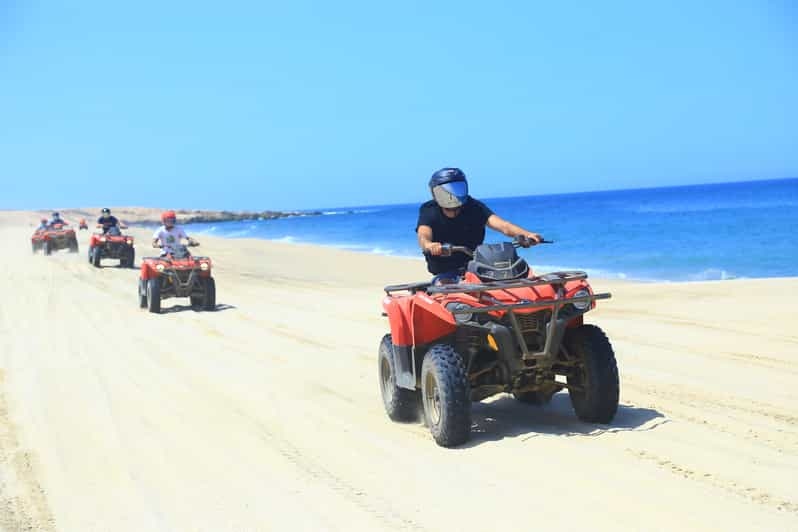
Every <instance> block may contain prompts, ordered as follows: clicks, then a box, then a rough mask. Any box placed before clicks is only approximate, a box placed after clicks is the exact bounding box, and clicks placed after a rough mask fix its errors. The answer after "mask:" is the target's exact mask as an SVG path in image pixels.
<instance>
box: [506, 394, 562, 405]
mask: <svg viewBox="0 0 798 532" xmlns="http://www.w3.org/2000/svg"><path fill="white" fill-rule="evenodd" d="M553 396H554V394H553V393H545V392H513V397H515V399H516V400H517V401H519V402H521V403H525V404H528V405H533V406H543V405H547V404H549V403H550V402H551V398H552V397H553Z"/></svg>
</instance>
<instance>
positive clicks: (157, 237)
mask: <svg viewBox="0 0 798 532" xmlns="http://www.w3.org/2000/svg"><path fill="white" fill-rule="evenodd" d="M169 215H172V216H169ZM162 220H163V222H164V225H162V226H161V227H159V228H158V230H157V231H155V233H154V234H153V235H152V245H153V246H154V247H159V245H160V247H162V248H163V250H162V251H161V254H166V253H172V252H173V251H174V249H175V247H176V246H179V245H180V243H181V241H182V240H187V241H188V243H189V244H196V243H197V242H196V241H195V240H194V239H193V238H191V237H190V236H188V235H187V234H186V232H185V231H183V228H182V227H178V226H177V225H175V218H174V215H173V214H172V213H171V212H170V213H168V214H165V216H164V217H162Z"/></svg>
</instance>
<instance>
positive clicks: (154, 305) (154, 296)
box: [147, 277, 161, 314]
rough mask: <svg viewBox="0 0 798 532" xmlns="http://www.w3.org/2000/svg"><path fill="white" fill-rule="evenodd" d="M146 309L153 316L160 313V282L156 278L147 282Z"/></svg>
mask: <svg viewBox="0 0 798 532" xmlns="http://www.w3.org/2000/svg"><path fill="white" fill-rule="evenodd" d="M147 309H148V310H149V311H150V312H152V313H153V314H160V313H161V280H160V279H159V278H157V277H156V278H155V279H149V280H148V281H147Z"/></svg>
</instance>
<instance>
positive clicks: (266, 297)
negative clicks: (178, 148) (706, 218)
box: [0, 212, 798, 531]
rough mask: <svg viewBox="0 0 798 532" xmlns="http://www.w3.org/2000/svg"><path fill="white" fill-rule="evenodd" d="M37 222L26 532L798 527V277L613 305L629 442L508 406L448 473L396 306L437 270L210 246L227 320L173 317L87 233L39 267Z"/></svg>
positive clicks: (10, 444)
mask: <svg viewBox="0 0 798 532" xmlns="http://www.w3.org/2000/svg"><path fill="white" fill-rule="evenodd" d="M35 221H36V217H35V216H34V215H32V214H21V213H9V212H0V246H2V247H1V248H0V249H2V250H3V255H2V260H1V261H0V297H2V304H0V528H5V529H8V530H18V529H26V528H25V527H29V529H33V530H48V529H57V530H79V531H88V530H114V531H119V530H132V531H141V530H210V531H221V530H327V529H332V530H336V529H337V530H378V529H404V528H411V529H428V530H529V529H535V528H546V529H554V530H588V529H590V530H677V529H678V530H743V529H749V530H789V529H798V496H796V486H797V485H798V484H797V483H796V478H798V393H796V385H797V384H798V362H796V355H797V354H798V332H796V331H798V328H797V327H796V325H795V323H796V310H795V309H796V306H795V305H796V301H797V300H798V279H779V280H750V281H746V280H741V281H725V282H715V283H695V284H635V283H617V282H606V281H600V280H597V281H594V286H595V287H596V288H597V289H599V290H610V291H612V292H613V295H614V298H613V299H612V300H610V301H608V302H603V303H602V304H601V306H600V308H599V309H597V310H596V311H595V312H593V313H592V314H590V315H588V319H587V321H589V322H592V323H596V324H598V325H600V326H602V327H603V328H604V329H605V330H606V331H607V333H608V335H609V337H610V339H611V340H612V342H613V344H614V346H615V349H616V352H617V355H618V360H619V366H620V371H621V403H622V406H621V408H620V410H619V412H618V416H617V417H616V419H615V422H614V423H613V424H612V425H611V426H609V427H601V426H594V425H588V424H584V423H581V422H579V421H577V419H576V418H575V416H574V414H573V412H572V411H571V408H570V404H569V402H568V398H567V395H566V394H564V393H561V394H558V395H557V396H555V398H554V400H553V403H552V404H551V405H549V406H547V407H544V408H536V407H529V406H525V405H521V404H518V403H516V402H515V401H514V400H513V399H512V398H510V397H509V396H502V397H499V398H494V399H492V400H489V401H487V402H486V403H484V404H479V405H475V414H474V420H475V422H476V426H475V428H474V430H473V438H472V442H471V443H470V444H468V445H466V446H465V447H462V448H459V449H454V450H447V449H442V448H439V447H437V446H436V445H435V443H434V442H433V441H432V438H431V437H430V436H429V434H428V431H427V429H426V428H424V427H423V426H421V425H419V424H396V423H392V422H391V421H389V420H388V418H387V416H386V415H385V412H384V410H383V406H382V403H381V400H380V396H379V386H378V382H377V367H376V351H377V346H378V343H379V341H380V338H381V337H382V335H383V334H384V333H385V332H386V329H387V323H386V321H385V319H384V318H382V317H381V316H380V312H381V308H380V300H381V297H382V292H381V288H382V286H383V285H385V284H388V283H391V282H401V281H411V280H420V279H424V278H425V274H424V270H423V263H422V262H421V261H412V260H402V259H394V258H386V257H378V256H371V255H361V254H353V253H348V252H343V251H337V250H332V249H324V248H316V247H310V246H296V245H287V244H278V243H269V242H264V241H256V240H223V239H213V238H208V237H203V238H201V239H200V240H201V241H202V243H203V244H204V245H203V247H201V248H199V249H200V251H201V252H202V253H203V254H207V255H210V256H211V257H213V259H214V261H215V265H216V270H215V277H216V279H217V290H218V303H219V304H220V305H223V308H224V309H225V310H220V311H218V312H215V313H196V312H193V311H192V310H189V309H186V308H183V307H182V305H186V304H187V303H186V302H185V301H183V300H170V301H167V302H165V306H166V307H167V308H168V307H170V306H172V305H175V304H176V305H178V307H177V311H174V312H168V313H165V314H163V315H151V314H148V313H147V312H146V311H143V310H140V309H139V308H138V305H137V300H136V279H137V271H134V270H122V269H117V268H115V267H106V268H103V269H100V270H96V269H94V268H92V267H91V266H90V265H89V264H88V263H87V260H86V241H87V237H88V235H87V232H86V231H83V232H81V233H80V239H81V242H80V243H81V251H80V254H79V255H77V256H76V255H69V254H67V253H66V252H61V253H59V254H57V255H54V256H51V257H44V256H42V255H36V256H34V255H32V254H31V251H30V245H29V240H28V237H29V234H30V232H31V230H32V228H31V227H30V224H31V223H33V222H35ZM189 229H190V227H189ZM134 234H135V236H136V237H138V238H140V240H139V241H138V246H137V252H138V254H139V256H141V255H142V254H150V253H151V249H150V248H148V247H147V246H148V243H149V234H148V232H146V231H140V230H137V231H134ZM114 263H115V261H107V262H106V265H107V266H110V265H111V264H114Z"/></svg>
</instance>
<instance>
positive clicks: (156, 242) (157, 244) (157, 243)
mask: <svg viewBox="0 0 798 532" xmlns="http://www.w3.org/2000/svg"><path fill="white" fill-rule="evenodd" d="M160 242H161V239H160V238H153V239H152V247H154V248H159V247H161V244H160Z"/></svg>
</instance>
